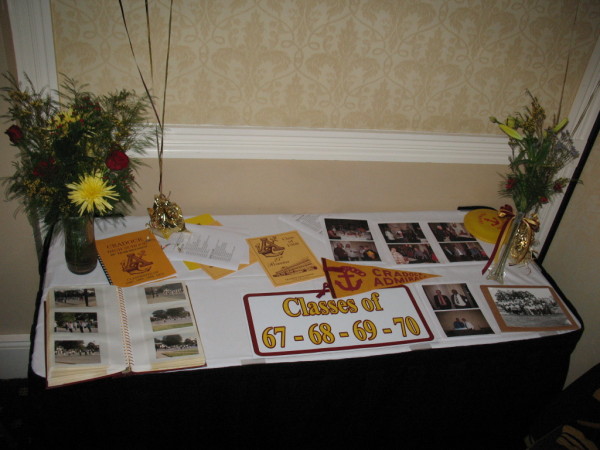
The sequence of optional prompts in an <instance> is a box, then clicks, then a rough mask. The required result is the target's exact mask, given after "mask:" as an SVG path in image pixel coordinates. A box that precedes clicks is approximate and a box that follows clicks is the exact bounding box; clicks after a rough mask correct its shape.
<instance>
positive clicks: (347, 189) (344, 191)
mask: <svg viewBox="0 0 600 450" xmlns="http://www.w3.org/2000/svg"><path fill="white" fill-rule="evenodd" d="M148 163H149V164H150V165H151V166H150V167H147V168H144V169H143V170H142V171H141V172H140V175H141V176H140V182H141V189H140V190H139V191H138V194H137V195H136V197H137V199H138V201H139V202H140V204H139V205H138V206H137V209H136V211H137V213H138V214H145V208H147V207H150V206H152V204H151V203H152V199H153V196H154V195H155V194H156V193H158V176H157V169H156V167H157V164H156V163H155V162H154V161H148ZM502 169H503V167H499V166H494V165H476V164H425V163H423V164H418V163H389V162H352V161H350V162H349V161H266V160H189V159H187V160H183V159H167V160H165V161H164V173H165V177H164V180H163V184H164V186H166V187H167V189H168V190H167V189H165V194H169V192H171V193H172V195H171V199H172V200H173V201H175V202H177V203H178V204H179V206H181V207H182V209H183V211H184V213H186V214H190V215H195V214H202V213H211V214H269V213H270V214H272V213H291V214H300V213H306V214H309V213H324V212H368V211H419V210H427V209H456V207H457V206H461V205H473V204H476V205H481V204H484V205H491V206H496V205H497V203H498V199H497V194H496V192H497V186H496V183H490V182H489V180H490V179H494V180H495V179H496V177H497V173H498V172H499V171H500V170H502ZM473 186H480V187H479V188H477V189H473Z"/></svg>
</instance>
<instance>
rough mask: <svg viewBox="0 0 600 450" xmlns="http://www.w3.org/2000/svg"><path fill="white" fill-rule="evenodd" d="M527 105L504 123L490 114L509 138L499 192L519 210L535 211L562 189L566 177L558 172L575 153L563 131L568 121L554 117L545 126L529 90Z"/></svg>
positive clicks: (537, 102)
mask: <svg viewBox="0 0 600 450" xmlns="http://www.w3.org/2000/svg"><path fill="white" fill-rule="evenodd" d="M527 94H528V95H529V97H530V98H531V105H530V106H529V107H526V108H525V113H520V112H517V113H515V114H514V115H513V116H509V117H508V118H507V119H506V121H505V122H500V121H498V120H497V119H496V118H495V117H490V120H491V121H492V122H493V123H496V124H498V126H499V128H500V130H502V131H503V132H504V133H505V134H506V135H507V136H508V138H509V141H508V145H509V146H510V148H511V149H512V155H511V156H510V157H509V169H510V171H509V173H508V174H507V175H504V176H503V178H502V182H501V187H500V191H499V194H500V195H501V196H502V197H508V198H512V200H513V202H514V204H515V208H516V209H517V211H520V212H525V213H527V212H534V213H535V212H537V211H538V210H539V208H540V207H541V206H542V205H543V204H545V203H548V202H549V201H550V200H551V199H552V197H553V196H554V195H556V194H558V193H560V192H562V191H563V189H564V188H565V186H566V185H567V184H568V183H569V181H570V179H569V178H564V177H559V176H558V173H559V172H560V171H561V170H562V169H563V167H565V166H566V165H567V164H568V163H569V162H571V161H573V160H574V159H576V158H577V157H578V156H579V153H578V152H577V150H576V149H575V147H574V145H573V140H572V138H571V135H570V133H569V132H568V131H567V130H565V126H566V125H567V122H568V120H567V119H566V118H565V119H563V120H561V121H558V120H557V118H554V121H553V123H552V125H550V126H546V125H545V121H546V112H545V111H544V108H542V106H541V105H540V103H539V101H538V99H537V98H536V97H534V96H533V95H532V94H531V93H530V92H529V91H527Z"/></svg>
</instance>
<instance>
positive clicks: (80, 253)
mask: <svg viewBox="0 0 600 450" xmlns="http://www.w3.org/2000/svg"><path fill="white" fill-rule="evenodd" d="M62 224H63V233H64V237H65V260H66V262H67V267H68V268H69V270H70V271H71V272H73V273H74V274H77V275H84V274H86V273H90V272H91V271H92V270H94V269H95V268H96V265H97V264H98V253H97V252H96V238H95V235H94V218H93V217H92V216H81V217H67V218H65V219H63V221H62Z"/></svg>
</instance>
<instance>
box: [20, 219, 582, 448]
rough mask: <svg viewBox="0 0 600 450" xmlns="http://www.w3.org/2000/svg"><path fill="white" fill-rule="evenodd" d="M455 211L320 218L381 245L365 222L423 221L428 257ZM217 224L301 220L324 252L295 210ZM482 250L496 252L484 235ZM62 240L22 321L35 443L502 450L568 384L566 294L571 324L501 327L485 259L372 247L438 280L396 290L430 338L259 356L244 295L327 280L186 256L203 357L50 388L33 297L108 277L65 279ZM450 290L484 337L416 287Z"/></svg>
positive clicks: (110, 228)
mask: <svg viewBox="0 0 600 450" xmlns="http://www.w3.org/2000/svg"><path fill="white" fill-rule="evenodd" d="M464 214H465V212H464V211H458V210H457V211H426V212H402V213H395V212H382V213H364V214H360V213H353V214H329V215H323V216H322V217H320V218H318V220H317V221H321V220H322V219H323V218H332V219H344V220H345V219H348V220H354V219H357V220H367V221H368V223H369V226H370V227H371V230H372V231H373V235H374V237H373V240H374V241H375V242H376V244H377V248H378V249H380V248H385V246H386V243H385V240H384V239H383V237H382V235H380V234H379V232H377V231H375V230H377V229H378V225H379V224H389V223H418V224H420V227H421V228H422V229H423V230H424V231H425V235H426V238H427V240H428V241H429V243H430V244H431V246H432V247H433V249H434V250H435V251H436V253H441V250H440V247H439V245H438V243H437V242H436V238H435V236H434V235H433V233H432V229H431V228H430V227H429V226H428V225H429V224H430V223H458V224H460V223H462V221H463V218H464ZM215 219H216V220H218V221H219V222H220V223H221V224H222V225H223V226H224V227H231V228H235V229H237V230H240V231H243V232H244V233H245V234H246V235H248V237H258V236H265V235H273V234H277V233H283V232H287V231H290V230H298V231H299V232H300V234H301V236H302V238H303V239H304V241H305V242H306V244H307V245H308V246H309V248H310V249H311V250H312V252H313V253H314V254H315V256H316V257H317V258H318V259H320V258H328V259H330V260H333V259H334V255H333V252H332V245H331V242H329V240H328V237H327V234H326V233H325V232H324V230H323V229H322V230H320V232H319V231H315V230H312V229H310V228H309V227H307V226H305V225H304V224H303V223H302V222H300V221H298V217H297V216H292V215H285V216H281V215H244V216H216V217H215ZM147 221H148V220H147V218H146V217H127V218H125V219H120V220H116V221H114V220H98V219H97V220H96V237H97V238H103V237H109V236H114V235H118V234H122V233H125V232H128V231H135V230H139V229H143V228H144V227H145V226H146V223H147ZM479 244H480V245H481V247H482V248H483V250H484V251H485V253H486V254H487V255H490V254H491V252H492V247H493V245H492V244H489V243H485V242H481V241H479ZM63 248H64V247H63V243H62V240H61V237H60V236H55V238H54V239H53V240H52V242H51V244H50V246H49V249H48V252H47V255H46V259H45V264H44V266H43V269H42V272H43V280H42V284H41V286H40V292H39V296H38V308H37V313H36V314H37V318H36V320H35V323H34V326H33V330H32V331H33V332H32V339H33V351H32V355H31V363H30V369H31V370H30V373H31V379H32V383H33V386H34V387H35V388H34V389H33V392H34V393H35V396H36V397H35V398H36V412H37V414H38V417H39V424H40V426H39V428H40V429H39V431H40V436H43V437H44V438H43V439H44V440H45V441H47V440H48V439H56V440H57V442H60V441H61V440H63V438H64V440H65V442H67V441H69V442H74V443H76V442H77V439H87V440H89V441H90V442H93V443H102V444H103V445H119V444H124V443H129V444H132V445H133V444H143V443H146V444H149V445H153V446H158V444H159V443H165V444H167V443H169V444H175V445H174V447H175V448H178V447H177V444H178V443H184V442H194V443H201V442H218V444H219V445H218V446H219V447H221V446H223V447H224V446H229V445H228V444H236V445H237V446H238V447H242V448H254V447H256V446H259V445H260V446H263V445H265V446H266V445H273V444H276V445H278V447H282V448H290V447H292V448H306V447H307V446H316V447H325V446H328V445H336V446H337V447H339V446H350V445H351V446H352V447H353V448H356V447H357V446H358V445H361V444H363V445H369V447H370V448H373V447H374V446H378V445H392V446H394V447H402V448H404V447H406V448H420V447H423V448H431V446H432V445H443V446H450V447H449V448H453V446H457V447H461V448H507V447H506V445H511V444H514V442H515V440H517V441H518V440H519V439H520V438H521V437H524V436H525V434H526V432H527V427H528V425H529V423H530V421H531V419H532V418H533V417H534V416H535V414H537V413H538V412H539V411H540V410H541V409H542V408H543V407H544V405H545V404H546V403H547V402H548V401H550V400H551V398H552V396H553V395H555V394H556V393H558V392H559V391H560V390H561V389H562V387H563V384H564V381H565V377H566V373H567V370H568V365H569V358H570V354H571V352H572V351H573V349H574V347H575V345H576V344H577V342H578V340H579V337H580V336H581V333H582V332H583V323H582V322H581V319H580V317H579V316H578V315H577V312H576V311H575V310H574V309H573V307H572V305H571V304H570V303H569V302H568V299H566V298H565V297H564V295H562V294H561V296H562V299H563V301H564V302H565V304H566V305H567V306H568V307H569V308H570V310H571V312H572V313H573V315H574V317H575V319H576V321H577V322H578V325H579V328H578V329H577V330H571V331H529V332H503V331H501V329H500V328H499V327H498V324H497V323H496V321H495V320H494V316H493V314H492V311H491V309H490V307H489V305H487V303H486V301H485V299H484V297H483V295H482V293H481V290H480V289H479V287H480V286H481V285H490V284H495V283H494V282H490V281H489V280H486V279H485V277H484V276H483V275H482V274H481V270H482V267H483V265H484V264H485V261H465V262H454V263H448V262H444V261H442V262H438V263H424V264H406V265H396V264H394V263H393V261H392V260H391V259H390V257H389V255H383V254H382V259H383V261H381V262H375V263H372V264H373V265H379V266H381V267H383V268H393V269H396V270H409V271H416V272H425V273H427V274H434V275H438V277H436V278H429V279H425V280H423V281H419V282H415V283H410V284H407V285H406V286H407V287H408V288H409V290H410V292H411V293H412V295H413V296H414V298H415V300H416V303H417V304H418V305H419V308H420V310H421V311H422V313H423V317H424V320H425V321H426V322H427V324H428V325H429V326H430V328H431V332H432V334H433V339H432V340H430V341H427V342H421V343H418V344H414V345H412V344H404V345H402V344H400V345H387V346H379V347H363V348H355V349H348V350H338V351H318V352H304V353H302V352H301V353H294V354H286V355H282V356H260V355H258V354H257V353H256V352H255V350H254V347H253V344H252V337H251V332H250V330H249V325H248V319H247V317H246V311H245V308H244V302H243V297H244V295H246V294H250V293H277V292H287V291H310V290H318V289H321V288H322V287H323V283H324V281H325V278H324V277H323V278H318V279H314V280H310V281H305V282H301V283H296V284H294V285H288V286H280V287H274V286H273V284H272V283H271V280H270V279H269V278H268V277H267V276H266V275H265V272H264V271H263V269H262V267H261V266H260V265H259V264H258V263H256V264H253V265H251V266H249V267H247V268H245V269H243V270H240V271H238V272H236V273H233V274H231V275H229V276H227V277H225V278H222V279H219V280H213V279H212V278H211V277H209V276H208V275H207V274H206V273H205V272H204V271H202V270H189V269H187V267H186V266H185V265H183V263H182V262H181V261H173V265H174V266H175V268H176V270H177V279H179V280H183V281H185V283H186V284H187V286H188V288H189V293H190V297H191V300H192V306H193V309H194V315H195V317H196V320H197V323H198V328H199V330H200V335H201V341H202V346H203V348H204V352H205V355H206V360H207V365H206V367H204V368H201V369H196V370H186V371H178V372H171V373H160V374H146V375H138V376H129V377H118V378H110V379H102V380H95V381H90V382H85V383H81V384H77V385H72V386H64V387H59V388H56V389H45V388H44V377H45V364H44V323H43V307H42V304H43V301H44V298H45V295H46V293H47V292H48V290H49V289H50V288H52V287H53V286H68V285H97V284H106V283H107V279H106V276H105V275H104V273H103V271H102V269H101V267H100V266H98V267H97V268H96V269H95V270H94V271H93V272H92V273H90V274H88V275H83V276H81V275H74V274H71V273H70V272H69V271H68V270H67V269H66V266H65V263H64V254H63ZM359 264H360V263H359ZM369 264H371V263H369ZM446 284H447V285H449V284H465V285H466V286H468V288H469V290H470V292H471V293H472V294H473V296H474V298H475V300H476V302H477V306H478V310H480V312H481V314H482V315H483V317H484V318H485V319H486V320H487V322H488V323H489V325H490V328H491V332H489V333H486V334H473V335H469V336H464V337H462V336H459V337H454V336H451V337H448V336H446V333H444V330H443V329H442V327H441V324H440V322H438V321H437V320H436V314H435V311H434V310H433V309H432V307H431V304H430V303H429V301H428V298H427V296H426V295H425V291H424V288H423V286H428V285H446ZM505 285H528V286H532V285H533V286H537V285H540V286H547V285H553V286H554V288H555V289H556V290H557V291H558V292H559V293H560V290H559V289H558V287H557V286H555V285H554V283H553V281H552V280H551V279H550V277H549V276H548V275H547V274H545V273H544V271H543V269H542V268H540V267H538V266H537V265H536V264H535V263H533V264H529V265H528V266H526V267H524V266H520V267H511V268H509V269H508V270H507V274H506V277H505ZM58 430H65V432H66V434H65V433H63V432H57V431H58ZM63 434H64V435H63ZM482 439H483V440H482ZM215 440H217V441H215ZM75 445H78V444H75Z"/></svg>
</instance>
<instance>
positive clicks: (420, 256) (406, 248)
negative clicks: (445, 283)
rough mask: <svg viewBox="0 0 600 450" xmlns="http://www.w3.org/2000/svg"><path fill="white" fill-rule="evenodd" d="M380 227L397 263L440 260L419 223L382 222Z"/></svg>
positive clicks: (421, 262)
mask: <svg viewBox="0 0 600 450" xmlns="http://www.w3.org/2000/svg"><path fill="white" fill-rule="evenodd" d="M379 229H380V230H381V233H382V234H383V237H384V239H385V242H386V244H387V247H388V250H389V251H390V254H391V256H392V259H393V260H394V262H395V263H396V264H423V263H439V262H440V261H439V260H438V258H437V256H436V255H435V252H434V251H433V249H432V248H431V246H430V245H429V242H428V241H427V238H426V237H425V234H424V233H423V230H422V229H421V226H420V225H419V224H418V223H380V224H379Z"/></svg>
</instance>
